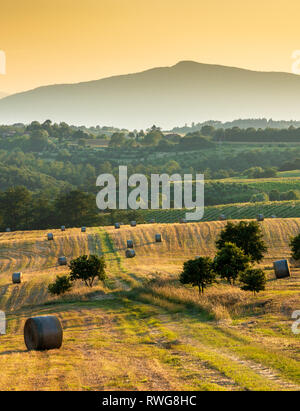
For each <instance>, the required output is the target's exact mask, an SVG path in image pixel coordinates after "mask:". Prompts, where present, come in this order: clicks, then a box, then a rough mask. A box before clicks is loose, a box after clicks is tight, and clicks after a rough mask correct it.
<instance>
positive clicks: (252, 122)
mask: <svg viewBox="0 0 300 411" xmlns="http://www.w3.org/2000/svg"><path fill="white" fill-rule="evenodd" d="M205 126H212V127H213V128H214V129H219V128H222V129H227V128H233V127H239V128H241V129H247V128H256V129H258V128H262V129H265V128H276V129H283V128H289V127H290V126H294V127H300V121H293V120H291V121H286V120H272V119H269V120H268V119H266V118H256V119H251V118H250V119H239V120H233V121H227V122H224V123H222V122H221V121H215V120H209V121H205V122H203V123H195V122H193V123H192V124H191V125H190V126H188V125H187V124H186V125H185V126H183V127H174V128H173V129H172V132H174V133H191V132H194V131H201V130H202V128H203V127H205Z"/></svg>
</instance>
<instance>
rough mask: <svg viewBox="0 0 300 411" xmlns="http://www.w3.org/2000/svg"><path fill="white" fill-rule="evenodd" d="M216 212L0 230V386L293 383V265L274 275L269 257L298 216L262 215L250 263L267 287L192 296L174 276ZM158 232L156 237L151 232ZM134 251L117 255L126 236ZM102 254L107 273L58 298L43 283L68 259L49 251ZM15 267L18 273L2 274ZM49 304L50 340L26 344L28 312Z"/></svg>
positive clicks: (210, 242) (207, 251) (199, 247)
mask: <svg viewBox="0 0 300 411" xmlns="http://www.w3.org/2000/svg"><path fill="white" fill-rule="evenodd" d="M224 224H225V222H208V223H205V222H203V223H189V224H172V225H168V224H161V225H160V224H149V225H140V226H137V227H135V228H133V227H129V226H122V227H121V229H120V230H115V229H114V228H112V227H106V228H105V229H104V228H88V229H87V233H81V232H80V229H75V228H74V229H67V231H66V232H61V231H60V230H53V231H52V232H53V233H54V241H47V239H46V234H47V231H31V232H13V233H3V234H1V235H0V269H1V274H0V310H3V311H5V313H6V315H7V320H8V321H7V333H6V335H2V336H0V370H1V371H0V390H235V391H237V390H299V389H300V366H299V359H300V339H299V338H300V337H299V335H295V334H293V333H292V331H291V324H292V320H291V313H292V312H293V311H294V310H300V296H299V291H300V270H299V268H297V267H293V268H292V277H291V278H289V279H284V280H274V274H273V270H272V261H274V260H275V259H281V258H284V257H289V255H290V250H289V247H288V243H289V239H290V237H291V236H292V235H295V234H296V233H298V232H299V230H300V219H270V220H265V221H264V222H262V223H261V225H262V229H263V232H264V236H265V240H266V242H267V245H268V247H269V250H268V253H267V255H266V258H265V260H264V261H263V263H262V264H261V265H262V266H263V267H264V269H265V270H266V273H267V276H268V283H267V289H266V291H265V292H263V293H260V294H259V295H258V296H257V297H253V296H252V295H251V294H250V293H246V292H243V291H241V290H240V289H239V288H238V287H232V286H228V285H226V284H220V285H218V286H214V287H211V288H210V289H209V290H208V291H207V292H206V294H205V295H204V296H203V297H201V298H199V297H198V295H197V292H196V290H193V289H191V288H188V287H183V286H181V285H180V284H179V283H178V281H177V278H178V273H179V272H180V270H181V268H182V263H183V262H184V261H185V260H187V259H189V258H191V257H195V256H196V255H211V256H212V255H213V254H214V242H215V239H216V237H217V235H218V233H219V231H220V229H221V228H222V226H224ZM155 233H161V234H162V237H163V242H162V243H155V242H154V235H155ZM127 239H133V241H134V248H135V250H136V253H137V256H136V258H134V259H125V249H126V240H127ZM88 253H93V254H101V253H104V255H105V258H106V261H107V274H108V279H107V280H106V281H105V283H104V284H101V283H100V284H96V285H95V287H93V288H92V289H87V288H86V287H84V286H82V285H81V284H76V287H75V288H74V289H73V291H71V292H70V293H68V294H67V295H66V296H64V297H63V298H53V297H50V296H49V294H48V293H47V286H48V284H49V282H50V281H52V280H53V279H54V278H55V276H56V275H57V274H62V273H66V272H67V271H68V269H67V267H57V257H58V256H60V255H66V256H67V257H68V258H69V259H70V258H72V257H76V256H79V255H82V254H88ZM14 271H22V272H23V275H24V279H23V282H22V284H19V285H18V284H17V285H13V284H11V274H12V272H14ZM49 313H50V314H55V315H57V316H58V317H59V318H60V320H61V322H62V325H63V329H64V342H63V346H62V348H61V349H60V350H51V351H47V352H28V351H27V350H26V347H25V345H24V341H23V326H24V322H25V320H26V319H27V318H28V317H29V316H35V315H44V314H49Z"/></svg>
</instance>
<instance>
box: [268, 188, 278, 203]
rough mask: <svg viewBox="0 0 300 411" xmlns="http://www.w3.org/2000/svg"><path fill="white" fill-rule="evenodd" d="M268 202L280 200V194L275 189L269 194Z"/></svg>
mask: <svg viewBox="0 0 300 411" xmlns="http://www.w3.org/2000/svg"><path fill="white" fill-rule="evenodd" d="M269 199H270V201H279V200H280V192H279V191H278V190H276V189H273V190H271V191H270V193H269Z"/></svg>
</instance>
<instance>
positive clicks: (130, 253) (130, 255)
mask: <svg viewBox="0 0 300 411" xmlns="http://www.w3.org/2000/svg"><path fill="white" fill-rule="evenodd" d="M125 255H126V258H133V257H135V251H134V250H133V249H130V250H126V252H125Z"/></svg>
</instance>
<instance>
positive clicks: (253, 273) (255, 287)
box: [239, 268, 266, 294]
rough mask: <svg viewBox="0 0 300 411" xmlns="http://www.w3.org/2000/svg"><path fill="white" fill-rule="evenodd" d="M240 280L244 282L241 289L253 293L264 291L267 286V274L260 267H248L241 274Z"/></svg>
mask: <svg viewBox="0 0 300 411" xmlns="http://www.w3.org/2000/svg"><path fill="white" fill-rule="evenodd" d="M239 280H240V282H241V283H242V284H243V285H242V286H241V289H242V290H245V291H252V292H253V294H255V293H259V292H260V291H263V290H264V289H265V286H266V276H265V273H264V271H263V270H261V269H260V268H248V269H247V270H246V271H244V272H242V273H241V274H240V278H239Z"/></svg>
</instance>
